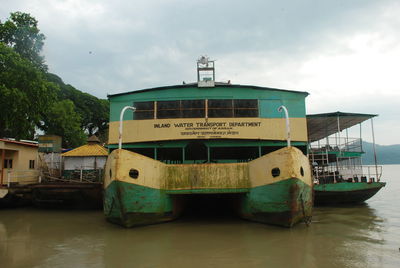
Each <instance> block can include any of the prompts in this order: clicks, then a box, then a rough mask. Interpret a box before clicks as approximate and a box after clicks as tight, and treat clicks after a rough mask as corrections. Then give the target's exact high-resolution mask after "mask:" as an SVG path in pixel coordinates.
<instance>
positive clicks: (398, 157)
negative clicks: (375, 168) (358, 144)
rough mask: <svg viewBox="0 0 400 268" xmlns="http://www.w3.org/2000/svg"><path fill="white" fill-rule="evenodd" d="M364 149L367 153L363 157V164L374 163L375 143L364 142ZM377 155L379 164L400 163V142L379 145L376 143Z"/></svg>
mask: <svg viewBox="0 0 400 268" xmlns="http://www.w3.org/2000/svg"><path fill="white" fill-rule="evenodd" d="M363 151H364V152H365V154H364V155H363V157H362V161H363V164H365V165H372V164H374V149H373V144H372V143H369V142H365V141H364V142H363ZM376 155H377V161H378V164H379V165H385V164H400V144H395V145H379V144H376Z"/></svg>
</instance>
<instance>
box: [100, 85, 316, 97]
mask: <svg viewBox="0 0 400 268" xmlns="http://www.w3.org/2000/svg"><path fill="white" fill-rule="evenodd" d="M223 86H225V87H226V86H228V87H232V88H252V89H261V90H274V91H284V92H292V93H298V94H304V95H306V96H308V95H309V93H308V92H306V91H295V90H287V89H279V88H270V87H260V86H253V85H239V84H231V83H225V82H215V87H223ZM190 87H197V83H188V84H182V85H174V86H162V87H154V88H146V89H139V90H134V91H128V92H123V93H117V94H108V95H107V97H108V98H110V97H116V96H121V95H128V94H133V93H140V92H146V91H156V90H167V89H172V88H182V89H183V88H190Z"/></svg>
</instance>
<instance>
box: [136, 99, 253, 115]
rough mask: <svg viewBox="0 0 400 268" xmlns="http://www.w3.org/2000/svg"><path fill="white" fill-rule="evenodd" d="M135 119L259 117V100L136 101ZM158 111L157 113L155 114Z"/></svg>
mask: <svg viewBox="0 0 400 268" xmlns="http://www.w3.org/2000/svg"><path fill="white" fill-rule="evenodd" d="M133 105H134V106H135V107H136V111H135V113H134V119H138V120H140V119H153V118H159V119H167V118H205V117H206V114H207V113H208V117H210V118H218V117H222V118H223V117H228V118H232V117H258V100H255V99H251V100H250V99H249V100H247V99H240V100H233V99H216V100H213V99H211V100H208V105H207V109H206V100H171V101H156V102H154V101H144V102H134V103H133ZM155 112H156V115H155Z"/></svg>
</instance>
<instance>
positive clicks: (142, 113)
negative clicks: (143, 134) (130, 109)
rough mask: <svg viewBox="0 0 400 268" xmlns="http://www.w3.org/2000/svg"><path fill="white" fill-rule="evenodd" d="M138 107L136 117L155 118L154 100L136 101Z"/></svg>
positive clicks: (134, 104)
mask: <svg viewBox="0 0 400 268" xmlns="http://www.w3.org/2000/svg"><path fill="white" fill-rule="evenodd" d="M133 106H134V107H135V108H136V110H135V112H134V113H133V117H134V119H138V120H141V119H153V118H154V101H142V102H134V103H133Z"/></svg>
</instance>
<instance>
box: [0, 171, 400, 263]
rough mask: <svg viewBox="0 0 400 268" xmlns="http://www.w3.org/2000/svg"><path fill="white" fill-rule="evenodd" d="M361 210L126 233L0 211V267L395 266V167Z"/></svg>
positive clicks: (194, 222) (398, 223) (53, 213)
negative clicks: (283, 221) (282, 221)
mask: <svg viewBox="0 0 400 268" xmlns="http://www.w3.org/2000/svg"><path fill="white" fill-rule="evenodd" d="M383 172H384V174H383V178H384V179H383V181H387V182H388V184H387V185H386V187H385V188H383V189H382V190H381V191H380V192H379V193H378V194H377V195H376V196H374V197H373V198H371V199H370V200H369V201H367V203H366V204H363V205H358V206H353V207H330V208H328V207H322V208H321V207H320V208H315V210H314V216H313V220H312V223H311V225H310V226H309V227H307V226H306V225H305V224H303V223H301V224H299V225H297V226H295V227H294V228H292V229H286V228H281V227H275V226H269V225H264V224H260V223H253V222H249V221H244V220H241V219H238V218H236V217H235V216H234V215H230V214H226V213H218V212H217V213H216V212H215V211H214V212H212V213H204V211H203V212H202V213H200V214H198V215H187V216H184V217H182V218H180V219H178V220H176V221H173V222H170V223H163V224H157V225H151V226H143V227H138V228H132V229H125V228H123V227H120V226H117V225H114V224H111V223H108V222H106V221H105V219H104V216H103V213H102V211H70V210H68V211H67V210H41V209H34V208H20V209H2V210H0V267H1V268H8V267H327V268H329V267H396V268H398V267H400V208H399V206H400V177H399V174H400V165H386V166H384V170H383Z"/></svg>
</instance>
